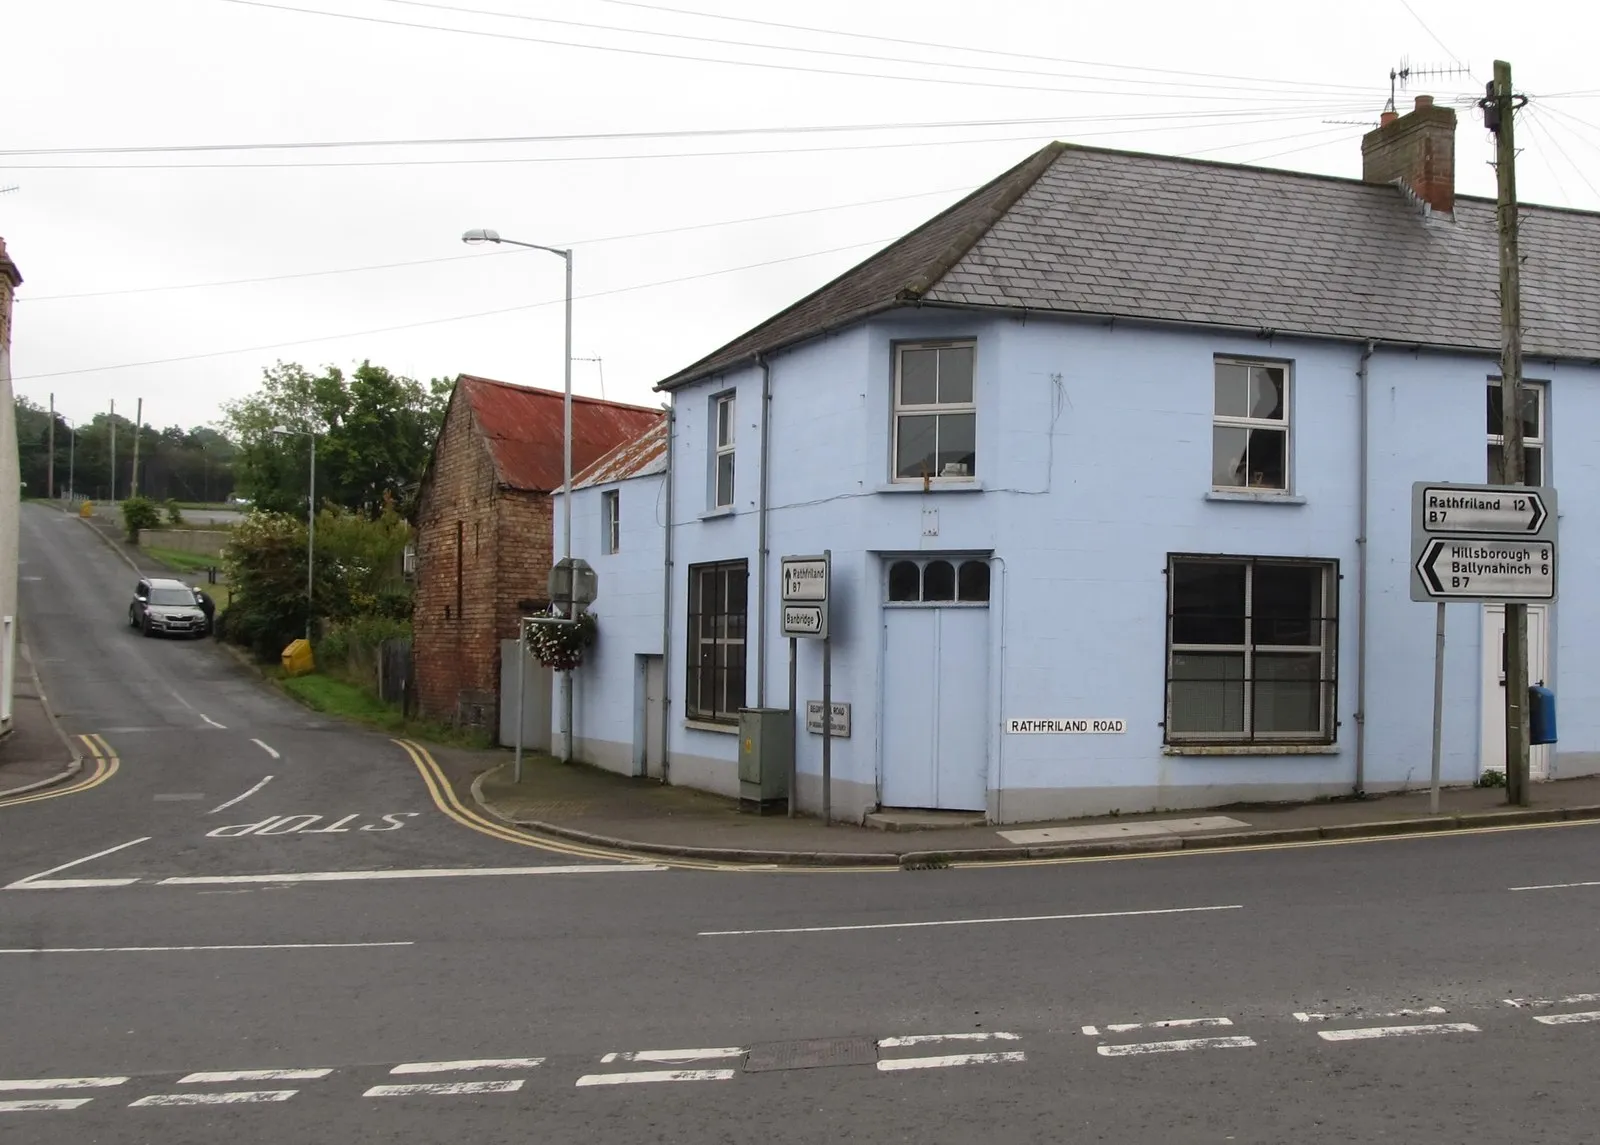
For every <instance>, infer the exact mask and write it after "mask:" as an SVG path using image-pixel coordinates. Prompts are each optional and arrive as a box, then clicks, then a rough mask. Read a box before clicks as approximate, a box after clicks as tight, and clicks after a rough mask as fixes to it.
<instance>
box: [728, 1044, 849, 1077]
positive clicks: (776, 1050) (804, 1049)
mask: <svg viewBox="0 0 1600 1145" xmlns="http://www.w3.org/2000/svg"><path fill="white" fill-rule="evenodd" d="M877 1060H878V1044H877V1043H876V1042H875V1041H873V1040H872V1039H871V1038H814V1039H811V1040H810V1041H802V1042H768V1043H767V1044H766V1045H762V1046H751V1047H750V1053H749V1055H748V1056H747V1057H746V1058H745V1063H744V1068H745V1072H746V1073H759V1072H761V1071H762V1070H771V1069H816V1068H818V1067H820V1066H839V1065H872V1064H873V1063H874V1062H876V1061H877Z"/></svg>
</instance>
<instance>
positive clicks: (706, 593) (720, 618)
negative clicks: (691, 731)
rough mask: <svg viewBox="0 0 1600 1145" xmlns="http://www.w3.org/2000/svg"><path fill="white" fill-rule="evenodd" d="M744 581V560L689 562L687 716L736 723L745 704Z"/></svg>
mask: <svg viewBox="0 0 1600 1145" xmlns="http://www.w3.org/2000/svg"><path fill="white" fill-rule="evenodd" d="M748 584H749V571H748V568H747V565H746V562H744V561H722V562H719V563H717V564H705V565H690V566H689V679H688V687H687V688H686V689H685V691H686V693H687V705H686V706H687V711H688V714H689V718H690V719H696V720H713V721H716V722H718V723H734V722H736V721H737V720H738V718H739V709H740V708H742V707H744V643H745V629H746V625H747V622H748V615H747V614H748V611H749V607H748V600H749V594H748Z"/></svg>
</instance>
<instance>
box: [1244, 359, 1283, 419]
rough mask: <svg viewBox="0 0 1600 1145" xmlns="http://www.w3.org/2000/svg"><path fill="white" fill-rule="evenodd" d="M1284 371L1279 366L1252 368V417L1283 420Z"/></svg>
mask: <svg viewBox="0 0 1600 1145" xmlns="http://www.w3.org/2000/svg"><path fill="white" fill-rule="evenodd" d="M1283 385H1284V376H1283V369H1282V367H1279V366H1251V367H1250V416H1251V417H1259V418H1265V419H1270V420H1273V421H1282V420H1283Z"/></svg>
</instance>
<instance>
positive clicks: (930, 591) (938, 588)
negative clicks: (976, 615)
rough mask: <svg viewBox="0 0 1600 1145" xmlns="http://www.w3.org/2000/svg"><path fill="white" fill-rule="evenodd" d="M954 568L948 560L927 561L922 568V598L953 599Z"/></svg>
mask: <svg viewBox="0 0 1600 1145" xmlns="http://www.w3.org/2000/svg"><path fill="white" fill-rule="evenodd" d="M955 598H956V570H955V569H954V567H952V566H951V564H950V562H949V561H929V562H928V566H927V567H926V568H925V569H923V570H922V599H923V600H954V599H955Z"/></svg>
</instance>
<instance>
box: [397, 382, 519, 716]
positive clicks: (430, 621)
mask: <svg viewBox="0 0 1600 1145" xmlns="http://www.w3.org/2000/svg"><path fill="white" fill-rule="evenodd" d="M440 432H441V439H440V442H439V447H438V450H437V452H436V453H435V455H434V468H433V472H432V474H431V476H430V479H429V484H428V488H427V490H426V492H425V493H424V495H423V501H422V504H421V506H420V507H419V511H418V514H417V536H416V545H417V586H416V594H415V597H414V604H413V609H412V629H413V654H414V658H415V664H416V673H417V701H418V705H419V707H420V708H421V710H422V712H423V713H424V714H426V715H429V716H432V717H434V718H436V719H449V718H451V717H453V716H454V715H455V710H456V699H457V697H458V695H459V694H460V692H461V691H462V689H466V688H471V689H481V690H484V691H489V692H493V691H494V689H495V686H496V684H497V682H498V680H499V676H500V672H499V649H498V646H497V645H496V644H495V639H496V632H495V627H496V625H495V582H496V567H495V564H496V562H495V524H494V522H495V505H496V500H497V490H496V488H495V474H494V466H493V463H492V462H491V461H490V459H489V452H488V449H487V448H486V446H485V445H484V443H483V441H482V439H481V438H480V437H479V436H478V435H477V433H476V432H475V431H474V429H473V426H472V411H471V408H470V407H469V406H468V404H467V403H466V401H465V400H460V401H453V402H452V403H451V406H450V413H449V416H448V417H447V418H446V420H445V425H444V428H443V429H442V430H441V431H440ZM458 534H459V536H460V537H461V577H460V590H459V593H458V591H457V576H456V538H457V536H458Z"/></svg>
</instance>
